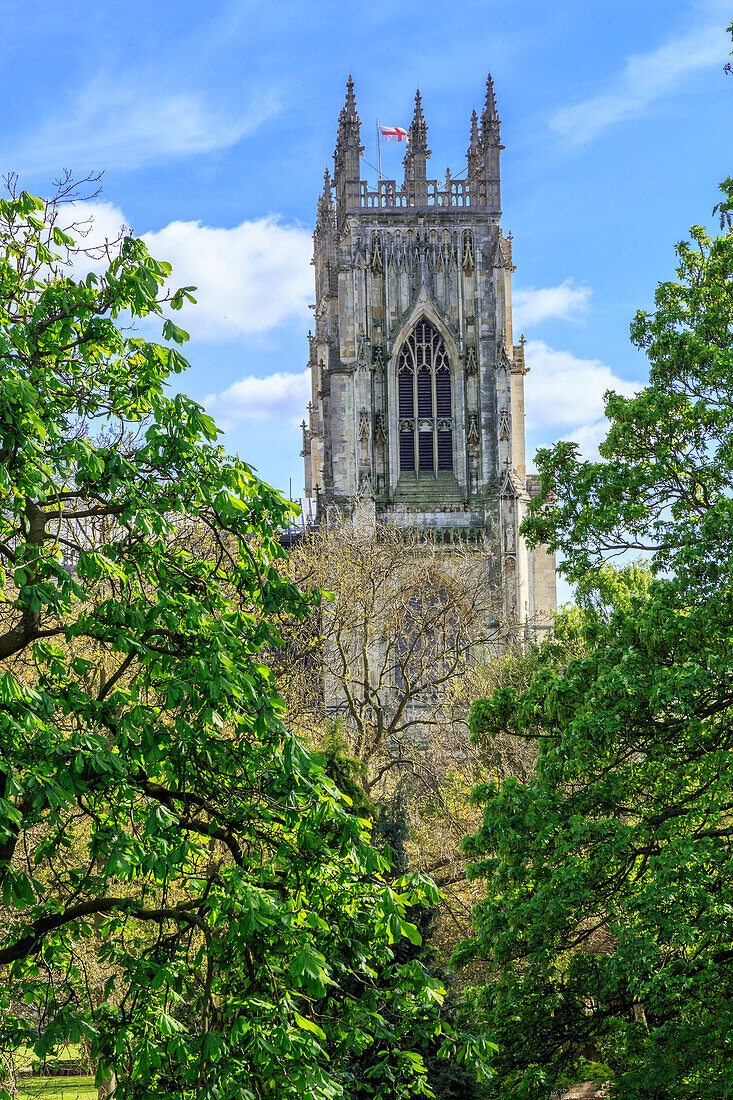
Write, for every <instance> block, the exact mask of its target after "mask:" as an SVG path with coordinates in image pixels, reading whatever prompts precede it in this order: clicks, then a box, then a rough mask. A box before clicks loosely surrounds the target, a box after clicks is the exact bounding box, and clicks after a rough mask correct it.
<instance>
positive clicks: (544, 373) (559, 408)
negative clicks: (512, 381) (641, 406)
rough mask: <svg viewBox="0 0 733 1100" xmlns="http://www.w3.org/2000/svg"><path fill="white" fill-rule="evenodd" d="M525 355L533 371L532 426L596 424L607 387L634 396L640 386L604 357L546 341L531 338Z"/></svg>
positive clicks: (529, 401) (529, 398) (529, 406)
mask: <svg viewBox="0 0 733 1100" xmlns="http://www.w3.org/2000/svg"><path fill="white" fill-rule="evenodd" d="M524 355H525V361H526V363H527V366H528V367H529V369H530V371H531V374H530V377H529V379H528V380H527V386H526V391H525V392H526V412H527V427H528V428H530V429H535V428H547V427H557V428H569V427H576V426H577V425H588V424H593V423H596V422H597V421H598V420H600V419H601V417H602V416H603V395H604V393H605V392H606V390H615V391H616V393H621V394H624V395H625V396H628V397H630V396H631V395H632V394H633V393H635V392H636V390H637V389H638V386H636V385H634V384H633V383H632V382H626V381H625V380H624V379H623V378H619V377H618V375H616V374H614V373H613V370H612V369H611V368H610V367H609V366H606V364H605V363H603V362H601V360H600V359H580V358H578V357H577V356H575V355H573V354H572V353H571V352H569V351H556V350H555V349H554V348H551V347H548V345H547V344H545V343H544V341H542V340H528V341H527V343H526V344H525V345H524Z"/></svg>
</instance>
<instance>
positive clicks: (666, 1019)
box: [458, 180, 733, 1100]
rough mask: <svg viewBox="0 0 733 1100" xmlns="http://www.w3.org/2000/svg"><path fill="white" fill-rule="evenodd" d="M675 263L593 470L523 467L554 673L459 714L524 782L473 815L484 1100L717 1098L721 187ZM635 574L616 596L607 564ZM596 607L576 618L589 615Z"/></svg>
mask: <svg viewBox="0 0 733 1100" xmlns="http://www.w3.org/2000/svg"><path fill="white" fill-rule="evenodd" d="M723 190H724V198H723V201H722V202H721V203H720V204H719V205H718V207H717V208H716V212H717V213H718V214H719V215H720V216H721V228H722V229H724V230H725V231H724V232H723V233H722V234H721V235H720V236H718V237H717V238H712V237H711V236H709V235H708V233H707V232H706V231H705V230H704V229H703V228H702V227H700V226H697V227H694V228H693V229H692V231H691V239H690V240H688V241H684V242H682V243H680V244H679V245H678V246H677V254H678V257H679V266H678V268H677V278H676V279H675V280H672V281H668V282H664V283H662V284H660V285H659V286H658V288H657V291H656V296H655V309H654V311H653V312H651V313H645V312H640V313H638V314H637V316H636V318H635V320H634V322H633V324H632V327H631V333H632V340H633V342H634V343H635V344H636V346H637V347H640V348H643V349H644V350H645V351H646V353H647V355H648V358H649V363H650V376H649V385H648V386H647V387H646V388H644V389H643V390H642V391H641V392H640V393H639V394H638V395H637V396H635V397H632V398H624V397H620V396H618V395H615V394H608V395H607V398H606V412H607V416H608V418H609V421H610V430H609V433H608V436H607V439H606V440H605V442H604V443H603V445H602V446H601V461H599V462H584V461H581V460H580V458H579V456H578V452H577V448H576V447H575V445H574V444H572V443H559V444H557V445H556V446H555V447H554V448H552V449H551V450H547V451H544V452H541V453H540V455H539V457H538V464H539V467H540V471H541V476H542V492H541V495H540V497H539V498H538V500H537V502H536V503H535V504H533V505H532V506H531V516H530V518H529V520H528V521H527V524H526V533H527V535H528V536H529V538H530V539H531V540H532V541H533V542H535V543H538V542H547V543H549V545H550V546H551V547H552V548H553V549H555V550H558V551H560V552H561V553H562V555H563V557H564V559H565V564H564V566H563V569H564V571H565V572H566V574H567V575H568V576H569V577H570V578H571V579H572V580H576V581H578V582H580V583H581V584H582V586H583V594H584V599H585V605H584V612H583V614H582V615H580V616H579V617H577V618H576V624H575V626H576V627H577V628H579V629H580V631H581V637H582V641H583V645H582V647H581V648H580V650H579V651H578V653H577V655H576V656H575V657H574V659H573V660H571V661H570V662H569V663H568V664H567V666H566V667H565V668H562V667H561V668H553V667H551V666H548V667H546V668H543V669H540V670H539V671H538V673H537V674H536V675H535V676H534V677H533V679H532V681H531V682H530V684H529V685H528V686H527V687H526V688H524V689H523V690H519V691H517V690H515V689H511V688H507V689H503V690H500V691H498V692H496V693H495V694H494V695H493V696H492V697H491V698H489V699H484V700H480V701H478V702H477V703H476V704H475V706H474V708H473V714H472V726H473V729H474V731H475V732H476V734H477V736H480V737H482V738H490V737H492V736H494V735H499V734H501V733H503V732H505V731H507V730H510V731H513V732H514V733H515V734H516V735H519V736H524V737H526V738H528V739H530V740H531V741H532V742H534V743H535V745H536V747H537V754H538V760H537V765H536V769H535V772H534V774H533V775H532V776H530V777H529V778H527V779H526V781H524V782H520V781H518V780H516V779H507V780H506V781H505V782H503V783H501V784H498V783H494V784H491V783H490V784H486V785H484V786H483V787H482V788H480V789H478V790H477V791H476V793H475V796H476V799H477V801H478V802H479V803H480V804H482V805H483V823H482V826H481V828H480V829H479V831H478V832H477V833H476V835H475V836H473V837H472V838H470V839H469V840H468V841H467V851H468V853H469V854H470V856H471V857H472V859H473V861H474V862H473V866H472V869H471V874H472V875H473V876H475V877H478V878H481V877H483V878H485V879H486V880H487V897H486V900H485V901H483V902H482V903H480V904H479V906H478V907H477V910H476V914H475V919H476V929H477V938H476V939H475V940H474V941H473V942H467V943H465V944H464V945H463V946H462V948H461V949H460V951H459V953H458V959H459V961H460V960H467V959H469V958H470V957H471V956H473V955H475V954H482V955H484V956H485V957H486V958H487V959H489V961H490V963H491V965H492V967H493V975H494V976H493V980H492V981H491V982H490V983H489V984H488V985H487V987H486V988H485V989H484V992H483V996H482V1003H483V1010H484V1011H485V1013H486V1018H487V1022H488V1026H489V1031H490V1035H491V1037H492V1038H493V1039H495V1041H496V1042H497V1043H498V1044H499V1046H500V1054H499V1059H498V1069H499V1074H498V1077H497V1083H496V1084H495V1086H494V1095H496V1096H499V1097H509V1096H511V1097H528V1098H529V1097H537V1098H539V1097H546V1096H547V1092H548V1089H549V1088H551V1087H557V1086H558V1084H560V1083H562V1082H563V1081H564V1080H568V1079H569V1078H572V1077H575V1078H576V1079H577V1078H578V1077H583V1076H584V1075H592V1071H591V1069H590V1068H589V1066H590V1064H591V1063H601V1065H600V1066H597V1067H596V1070H597V1073H598V1074H600V1075H601V1076H606V1077H607V1078H609V1079H610V1080H611V1081H612V1082H613V1088H612V1095H613V1096H614V1097H617V1098H619V1100H632V1098H634V1100H641V1098H642V1097H644V1098H649V1097H653V1098H655V1100H661V1098H669V1100H672V1098H674V1100H693V1098H694V1100H700V1098H703V1097H710V1098H713V1097H715V1098H716V1100H720V1098H722V1097H730V1096H733V1053H732V1051H733V1048H732V1047H731V1043H730V1036H731V1032H732V1031H733V1008H732V1006H733V859H732V856H733V798H732V797H731V791H732V790H733V709H732V708H733V649H732V648H731V635H732V633H733V587H732V579H731V562H733V498H732V496H731V484H732V483H733V402H731V392H732V391H733V232H732V231H731V229H730V226H729V225H728V220H729V219H728V216H729V214H730V212H731V209H733V180H728V181H727V182H726V184H725V185H724V188H723ZM640 550H644V551H646V554H647V559H646V560H647V565H648V570H647V572H646V573H645V572H640V573H638V575H637V576H636V577H634V576H633V570H632V571H629V570H627V571H626V575H625V579H624V578H623V577H622V581H623V583H621V584H619V583H617V580H616V581H614V580H613V577H614V575H613V574H612V573H611V572H609V569H608V566H607V565H606V564H604V563H606V562H607V561H608V560H609V559H613V558H615V557H617V556H618V555H619V554H622V553H627V554H628V553H630V552H631V553H633V552H635V551H636V552H638V551H640ZM594 590H595V594H594Z"/></svg>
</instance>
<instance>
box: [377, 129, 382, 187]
mask: <svg viewBox="0 0 733 1100" xmlns="http://www.w3.org/2000/svg"><path fill="white" fill-rule="evenodd" d="M377 163H378V164H379V178H380V180H381V178H382V143H381V142H380V140H379V119H377Z"/></svg>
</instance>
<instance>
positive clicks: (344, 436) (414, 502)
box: [303, 77, 555, 625]
mask: <svg viewBox="0 0 733 1100" xmlns="http://www.w3.org/2000/svg"><path fill="white" fill-rule="evenodd" d="M502 148H503V147H502V145H501V141H500V135H499V117H498V115H497V113H496V105H495V101H494V88H493V83H492V80H491V77H489V79H488V81H487V86H486V102H485V105H484V109H483V112H482V114H481V118H480V119H479V118H477V116H476V112H475V111H474V113H473V117H472V119H471V128H470V143H469V147H468V169H467V173H466V174H465V178H458V179H454V178H452V177H451V175H450V173H449V172H446V176H445V180H435V179H428V178H427V161H428V158H429V157H430V150H429V149H428V139H427V126H426V123H425V119H424V117H423V111H422V104H421V100H420V93H419V92H418V93H417V95H416V96H415V113H414V117H413V120H412V125H411V126H410V130H409V142H408V146H407V153H406V155H405V162H404V163H405V180H404V183H403V184H402V185H401V186H399V187H398V185H397V184H396V183H395V181H394V180H386V179H380V180H379V181H378V182H377V189H376V191H372V190H370V189H369V185H368V183H367V181H365V180H362V179H361V173H360V156H361V153H362V146H361V141H360V131H359V116H358V115H357V113H356V102H355V99H354V86H353V83H352V80H351V77H349V81H348V84H347V92H346V103H345V105H344V107H343V109H342V111H341V116H340V118H339V125H338V136H337V139H336V151H335V165H334V174H333V179H332V178H331V176H330V175H329V173H328V171H327V172H326V176H325V181H324V187H323V193H322V195H321V197H320V199H319V201H318V216H317V221H316V229H315V234H314V242H315V254H314V261H313V262H314V265H315V281H316V303H315V333H314V334H313V333H312V334H310V337H309V338H310V368H311V376H312V384H313V397H312V401H311V403H310V405H309V417H310V420H309V423H308V424H307V425H306V424H305V422H304V424H303V435H304V443H303V454H304V457H305V480H306V494H307V495H315V496H316V498H317V502H318V507H319V508H320V509H322V508H323V507H328V506H338V507H342V508H347V507H349V506H350V505H351V504H352V503H353V501H354V499H355V498H356V497H358V496H361V497H364V496H367V497H368V498H370V499H373V501H374V507H375V511H376V515H377V518H378V519H380V520H382V521H388V520H391V521H393V522H396V523H398V524H401V525H405V526H408V525H412V526H420V527H424V528H430V529H433V530H434V533H435V537H436V538H437V539H439V540H442V541H446V542H449V541H450V540H451V539H452V537H453V532H461V533H463V534H464V535H465V536H467V537H470V536H471V534H472V533H473V532H477V531H486V532H487V533H489V534H491V535H492V536H493V537H495V538H496V539H497V540H498V542H499V544H500V545H499V547H498V549H499V551H500V556H501V562H502V569H503V573H504V577H505V581H506V585H505V587H506V589H507V591H508V592H509V593H510V596H509V605H510V606H509V607H508V608H507V610H508V611H509V612H510V615H511V618H512V619H513V620H514V621H515V622H516V623H517V624H523V623H534V624H537V625H542V624H543V623H544V624H546V623H548V622H549V618H550V613H551V611H552V610H553V609H554V607H555V571H554V559H553V558H552V557H551V556H549V555H547V554H546V553H545V552H544V551H543V550H541V549H540V550H536V551H530V550H529V549H528V548H527V546H526V545H525V542H524V540H523V539H522V538H521V537H520V535H519V525H520V523H521V521H522V518H523V516H524V513H525V509H526V505H527V502H528V500H529V499H530V497H531V495H532V494H533V493H534V492H535V491H536V487H537V486H536V479H535V478H534V477H533V476H532V475H529V476H528V475H527V473H526V467H525V453H524V450H525V448H524V376H525V374H526V373H527V367H526V366H525V361H524V340H523V339H522V341H521V342H519V343H518V344H515V343H514V337H513V332H512V307H511V275H512V271H513V270H514V268H513V266H512V244H511V235H509V236H508V237H506V236H504V234H503V232H502V230H501V228H500V225H499V222H500V217H501V203H500V172H499V156H500V153H501V150H502ZM463 175H464V173H461V176H463Z"/></svg>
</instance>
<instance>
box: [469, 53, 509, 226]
mask: <svg viewBox="0 0 733 1100" xmlns="http://www.w3.org/2000/svg"><path fill="white" fill-rule="evenodd" d="M480 144H481V153H482V160H483V166H482V169H481V175H482V176H483V180H482V182H481V184H480V186H478V187H476V188H475V190H476V191H477V193H478V192H479V191H483V197H481V198H479V200H478V202H479V205H481V206H485V207H486V208H487V209H488V210H491V211H492V212H493V213H495V214H496V215H497V217H498V215H499V214H500V213H501V169H500V167H499V154H500V153H501V151H502V149H503V148H504V146H503V145H502V144H501V137H500V133H499V116H498V114H497V112H496V100H495V99H494V82H493V80H492V79H491V74H490V73H489V76H488V78H487V80H486V103H485V104H484V109H483V111H482V113H481V142H480ZM469 163H470V157H469Z"/></svg>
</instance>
